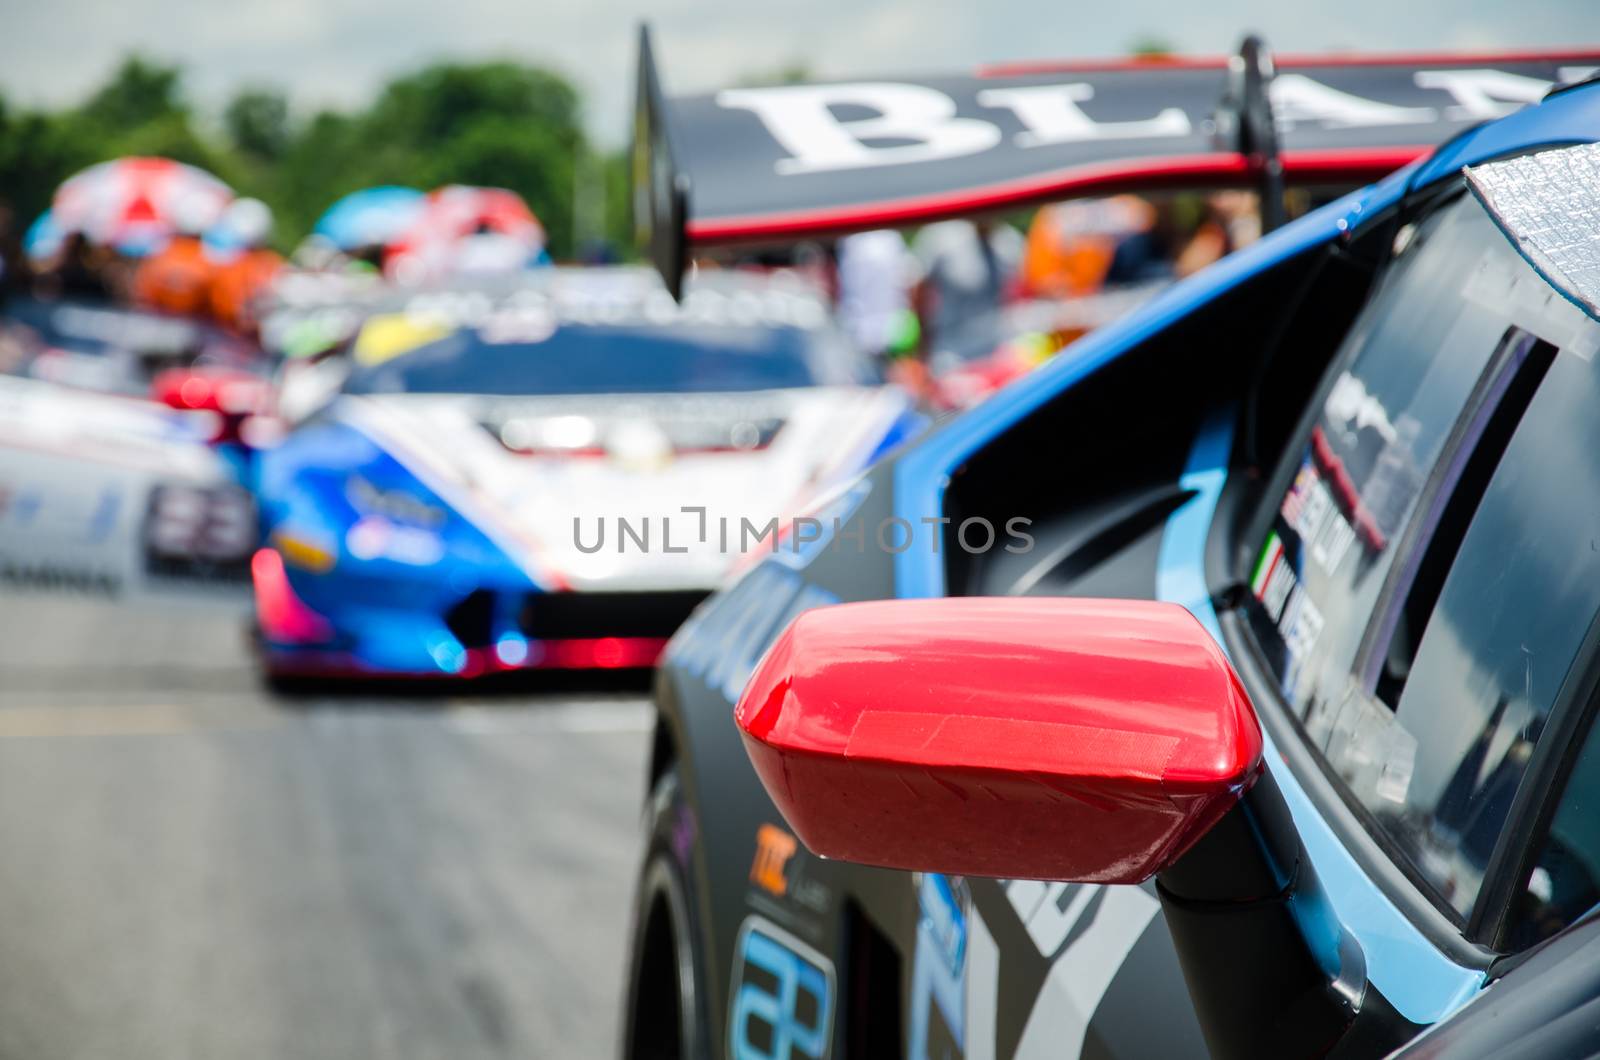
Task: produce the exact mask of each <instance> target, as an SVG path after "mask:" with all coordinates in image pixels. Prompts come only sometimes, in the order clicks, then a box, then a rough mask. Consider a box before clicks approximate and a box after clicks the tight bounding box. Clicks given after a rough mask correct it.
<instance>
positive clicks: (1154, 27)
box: [0, 0, 1600, 143]
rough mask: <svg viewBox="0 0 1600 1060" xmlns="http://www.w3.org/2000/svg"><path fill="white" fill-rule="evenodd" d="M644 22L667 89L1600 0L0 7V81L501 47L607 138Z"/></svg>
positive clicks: (1449, 19) (1425, 32) (281, 67)
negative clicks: (783, 74) (129, 67)
mask: <svg viewBox="0 0 1600 1060" xmlns="http://www.w3.org/2000/svg"><path fill="white" fill-rule="evenodd" d="M641 18H648V19H649V20H650V21H651V22H652V23H653V24H654V26H655V31H656V34H657V39H658V50H659V52H660V57H661V62H662V65H663V68H664V72H665V76H666V81H667V86H668V89H669V91H689V90H693V89H704V88H710V87H713V86H716V85H719V84H723V83H726V82H728V81H730V80H732V79H734V78H737V77H739V76H740V75H741V74H746V73H749V72H751V71H759V70H763V69H771V68H773V67H775V66H778V65H779V64H783V63H786V62H789V61H792V60H800V61H803V62H805V63H807V64H808V65H809V66H810V67H811V68H812V69H813V70H815V71H817V72H819V73H821V74H829V75H845V76H855V75H859V74H882V73H897V72H898V73H904V72H912V71H939V70H946V69H961V68H966V67H968V66H972V65H975V64H977V63H981V62H990V61H998V60H1008V59H1040V58H1074V57H1091V56H1103V55H1113V54H1119V53H1121V52H1123V51H1125V50H1126V49H1127V47H1128V46H1129V44H1130V43H1131V42H1133V41H1136V40H1140V39H1145V38H1149V37H1159V38H1160V39H1162V40H1165V41H1168V42H1170V43H1171V44H1173V45H1175V46H1176V47H1178V48H1179V49H1181V50H1184V51H1190V52H1218V51H1224V50H1229V49H1231V48H1232V46H1233V45H1234V44H1235V42H1236V41H1237V39H1238V38H1239V36H1240V35H1241V33H1242V31H1244V30H1246V29H1253V30H1256V31H1257V32H1260V33H1262V34H1263V35H1264V36H1265V37H1266V39H1267V41H1268V42H1269V43H1270V44H1271V45H1272V46H1273V47H1274V48H1276V49H1278V50H1280V51H1318V50H1329V49H1348V48H1367V49H1391V50H1393V49H1407V50H1410V49H1445V48H1448V49H1459V48H1472V49H1480V48H1512V47H1533V46H1559V47H1571V46H1576V45H1581V44H1592V45H1600V0H1298V2H1290V0H1120V2H1105V0H1093V2H1088V0H1012V2H1010V3H993V2H977V0H804V2H796V0H790V2H788V3H774V2H771V0H753V2H752V0H745V2H737V0H658V2H655V3H646V2H641V0H566V2H558V3H551V2H549V0H435V2H418V0H272V2H271V3H263V2H254V0H0V91H3V92H4V93H5V95H6V96H8V97H10V98H12V99H14V100H18V101H24V102H32V103H59V102H66V101H71V100H74V99H76V98H78V97H79V96H81V95H82V94H83V93H84V92H85V91H86V90H88V89H89V88H90V87H91V86H93V85H94V84H96V83H97V82H98V81H99V79H100V78H102V77H103V76H104V75H105V73H106V71H107V70H108V68H109V67H110V66H111V65H112V64H113V63H114V62H115V61H116V60H117V59H118V58H119V57H120V56H121V55H123V54H124V53H126V52H129V51H133V50H137V51H142V52H145V53H147V54H151V55H155V56H158V57H161V58H163V59H167V60H170V61H175V62H178V63H181V64H182V65H183V66H184V68H185V70H186V72H187V77H188V82H187V83H188V86H189V91H190V95H191V97H192V98H193V99H194V100H195V102H196V103H197V104H199V105H200V107H201V108H202V110H209V111H212V112H214V111H216V110H218V109H220V106H221V101H222V100H224V99H226V97H227V95H228V94H229V93H230V92H231V91H233V90H234V89H235V88H237V87H239V86H241V85H246V84H267V85H277V86H281V87H283V88H284V89H286V90H288V91H289V92H290V94H291V96H292V97H293V98H294V99H295V101H296V103H297V104H298V105H300V106H302V107H313V106H323V105H339V104H354V103H359V102H361V101H363V100H364V99H366V98H367V97H368V96H370V95H371V93H372V92H373V91H374V90H375V88H376V87H377V86H378V85H380V84H381V83H382V82H383V80H384V79H385V78H386V77H388V76H389V75H391V74H393V73H395V72H398V71H403V70H407V69H409V68H413V67H415V66H417V65H419V64H421V63H424V62H427V61H429V60H433V59H439V58H446V57H448V58H478V57H510V58H516V59H520V60H525V61H533V62H539V63H544V64H547V65H549V66H552V67H554V68H556V69H559V70H561V71H564V72H565V73H566V74H567V75H568V76H570V77H571V78H572V79H573V80H575V81H576V82H577V83H578V84H579V85H580V86H581V87H582V88H583V89H584V92H585V97H586V99H587V101H588V112H589V113H588V119H589V123H590V126H591V128H592V129H593V131H594V132H595V133H596V134H597V135H598V136H599V137H601V138H602V139H603V140H605V141H607V142H611V143H616V142H620V141H621V139H622V137H623V135H624V130H625V128H626V120H625V115H626V113H627V108H628V104H629V99H630V97H631V91H632V89H631V85H632V56H633V47H634V44H633V34H634V28H635V26H636V25H637V24H638V22H639V20H640V19H641Z"/></svg>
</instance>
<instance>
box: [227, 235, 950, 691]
mask: <svg viewBox="0 0 1600 1060" xmlns="http://www.w3.org/2000/svg"><path fill="white" fill-rule="evenodd" d="M501 284H502V285H501V286H498V287H494V286H489V287H486V286H477V287H471V288H468V289H464V290H453V289H451V290H437V291H423V292H417V293H414V294H410V295H405V296H403V298H404V302H403V304H401V305H397V306H395V307H394V310H395V311H393V312H381V313H377V314H375V315H373V316H371V317H369V318H368V319H367V321H366V323H365V324H364V325H363V327H362V329H361V331H360V332H359V333H358V334H357V336H356V337H355V340H354V342H353V344H352V346H351V348H350V350H349V352H348V354H345V355H339V356H335V357H331V358H326V359H323V360H321V361H319V362H318V363H317V365H316V366H315V367H316V369H317V371H318V372H319V373H320V378H321V384H320V385H322V386H323V387H324V388H326V389H329V390H331V391H332V394H331V398H330V399H329V400H326V401H324V402H323V403H322V404H321V407H320V408H318V409H317V410H316V411H314V412H310V413H309V414H307V415H305V416H304V417H303V418H302V419H301V421H300V422H299V423H298V424H297V425H296V426H295V427H294V428H293V429H292V430H291V431H290V433H289V434H288V436H287V438H286V439H285V440H284V442H283V443H282V444H281V445H279V446H278V447H276V448H274V449H272V450H269V451H268V452H266V453H265V454H264V455H263V458H262V462H261V476H260V491H259V498H260V504H261V508H262V512H263V519H264V521H265V524H266V535H267V545H266V547H265V548H263V549H262V551H260V552H259V553H258V554H257V555H256V557H255V560H254V564H253V570H254V585H255V599H256V614H257V620H258V627H259V632H260V642H261V647H262V657H263V661H264V665H265V668H266V671H267V673H268V674H269V675H271V676H273V677H276V678H295V677H301V676H330V675H353V676H434V677H451V678H455V677H472V676H479V675H484V674H492V673H499V672H503V671H508V670H522V669H533V668H544V669H572V668H584V669H587V668H637V667H648V666H650V665H651V664H653V663H654V662H655V660H656V658H657V656H658V655H659V654H660V651H661V649H662V647H663V646H664V645H665V644H666V641H667V638H668V637H669V636H670V635H671V634H672V632H673V631H674V630H675V629H676V628H677V627H678V625H679V624H680V623H681V622H682V621H683V620H684V619H685V618H686V617H687V615H688V614H689V612H690V611H691V610H692V609H693V608H694V607H695V605H697V604H698V603H699V602H700V600H701V599H702V598H703V597H704V596H705V595H706V594H707V593H708V592H709V591H710V590H711V589H713V588H715V587H716V585H718V584H719V583H720V581H721V579H722V578H723V577H724V575H725V573H726V571H727V568H728V565H729V563H730V562H732V561H733V560H735V559H737V557H739V556H740V555H742V554H744V553H745V552H748V551H751V550H753V549H759V548H761V547H763V545H764V543H767V542H770V541H771V539H772V538H773V537H774V536H775V535H776V533H777V527H778V523H779V520H780V519H781V518H784V517H787V516H789V515H792V514H795V513H796V512H798V511H800V510H802V509H803V508H804V506H805V505H806V503H807V502H808V499H809V498H810V497H811V496H812V495H813V494H815V493H817V492H819V491H825V490H827V489H829V488H830V487H831V486H832V485H834V484H835V483H836V482H838V481H840V480H842V479H844V478H847V477H849V476H853V475H855V474H857V473H858V472H859V471H860V470H861V469H862V468H864V467H865V466H867V464H868V463H870V462H871V461H872V460H873V459H875V458H876V457H877V456H879V455H881V454H882V453H883V452H885V451H886V450H887V449H889V448H891V447H893V446H894V445H895V444H896V443H897V442H898V441H900V440H901V439H903V438H905V437H908V436H909V435H910V434H911V433H913V432H914V431H916V430H917V429H918V427H919V426H920V425H921V423H922V418H921V416H920V414H919V413H917V412H916V411H915V410H914V409H913V408H912V406H911V404H910V402H909V399H908V398H907V396H906V395H905V394H904V393H902V392H901V391H899V390H898V389H895V388H891V387H886V386H883V385H880V384H878V383H877V382H875V381H874V379H873V378H872V376H871V374H870V367H871V366H870V365H868V364H867V363H866V362H865V361H864V360H863V359H861V358H859V357H857V356H856V355H854V354H853V353H852V352H851V351H850V349H849V348H848V347H846V346H845V345H843V344H842V342H841V340H840V339H839V337H838V335H837V334H836V333H835V331H834V330H833V328H832V327H831V325H830V323H829V318H828V313H827V310H826V307H825V305H824V304H823V303H822V302H821V301H819V300H818V298H817V297H816V295H815V294H814V293H813V292H812V291H811V290H810V289H809V288H807V287H804V286H801V285H798V284H796V283H792V282H789V281H787V280H785V279H784V278H783V277H781V276H778V277H758V276H750V275H746V274H741V273H735V272H726V273H720V274H707V275H706V276H704V277H703V278H702V279H701V280H700V281H699V282H697V283H695V284H694V285H692V287H691V289H690V291H689V294H688V296H687V297H686V299H685V300H684V301H683V302H682V304H679V303H677V302H675V301H674V300H673V299H672V298H670V297H669V296H668V295H667V293H666V292H665V290H663V288H662V285H661V283H660V281H659V279H658V278H657V277H656V276H655V274H654V273H653V272H651V271H650V270H649V269H647V268H640V267H635V268H613V269H594V270H583V269H562V268H556V269H542V270H536V271H533V272H529V273H526V274H523V275H522V276H520V277H517V278H515V279H514V280H505V281H501ZM297 389H302V392H303V388H298V387H297ZM285 396H286V397H287V396H288V391H287V390H286V395H285ZM296 400H297V402H300V403H303V404H308V405H309V404H313V402H305V401H303V400H302V399H299V398H297V399H296Z"/></svg>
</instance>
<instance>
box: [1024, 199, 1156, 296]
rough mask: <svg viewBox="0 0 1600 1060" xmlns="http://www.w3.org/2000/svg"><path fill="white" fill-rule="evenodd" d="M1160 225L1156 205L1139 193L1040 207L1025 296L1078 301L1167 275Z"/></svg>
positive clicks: (1026, 269)
mask: <svg viewBox="0 0 1600 1060" xmlns="http://www.w3.org/2000/svg"><path fill="white" fill-rule="evenodd" d="M1157 221H1158V216H1157V211H1156V209H1155V207H1154V206H1152V205H1151V204H1150V203H1148V202H1146V201H1145V200H1143V199H1141V198H1139V197H1138V196H1135V195H1117V196H1114V197H1112V198H1109V199H1078V200H1074V201H1072V202H1062V203H1052V204H1050V205H1048V206H1044V207H1041V208H1040V209H1039V212H1038V213H1036V214H1034V218H1033V223H1032V225H1030V226H1029V228H1028V249H1027V253H1026V255H1025V257H1024V258H1023V264H1022V285H1023V290H1024V292H1025V293H1026V294H1027V295H1028V296H1030V297H1035V298H1077V297H1081V296H1083V295H1087V294H1094V293H1096V292H1098V291H1101V290H1104V289H1105V288H1106V287H1107V286H1115V285H1117V284H1121V283H1135V282H1138V281H1140V280H1143V279H1147V278H1150V275H1151V274H1152V273H1154V272H1158V271H1165V268H1166V263H1165V261H1164V257H1165V254H1164V248H1163V247H1161V246H1160V243H1161V239H1160V238H1159V232H1158V225H1157Z"/></svg>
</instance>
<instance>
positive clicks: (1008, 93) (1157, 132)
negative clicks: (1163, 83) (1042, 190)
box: [978, 84, 1190, 147]
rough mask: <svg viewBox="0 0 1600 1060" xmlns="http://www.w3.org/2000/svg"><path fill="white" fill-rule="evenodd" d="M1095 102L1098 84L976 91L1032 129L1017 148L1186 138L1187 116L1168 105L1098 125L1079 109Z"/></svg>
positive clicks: (990, 104) (980, 99)
mask: <svg viewBox="0 0 1600 1060" xmlns="http://www.w3.org/2000/svg"><path fill="white" fill-rule="evenodd" d="M1093 98H1094V86H1092V85H1086V84H1071V85H1033V86H1031V87H1028V88H990V89H985V90H984V91H982V92H979V93H978V102H979V103H980V104H982V105H983V106H985V107H1007V108H1010V110H1011V112H1012V113H1013V114H1015V115H1016V116H1017V120H1018V121H1020V122H1021V123H1022V124H1024V125H1026V126H1027V127H1028V131H1027V132H1022V133H1018V134H1017V138H1016V143H1017V146H1018V147H1043V146H1045V145H1046V144H1064V143H1070V142H1072V141H1074V140H1135V139H1144V138H1146V137H1153V136H1187V135H1188V134H1189V130H1190V125H1189V115H1187V114H1185V113H1184V112H1183V111H1182V109H1180V108H1178V107H1168V108H1166V109H1165V110H1163V111H1162V112H1161V113H1160V114H1157V115H1156V116H1155V117H1153V118H1145V119H1143V120H1140V121H1105V122H1100V121H1095V120H1094V119H1093V118H1091V117H1089V116H1088V115H1087V114H1085V113H1084V112H1083V110H1082V109H1081V108H1080V107H1079V106H1078V104H1079V103H1082V102H1084V101H1085V100H1090V99H1093Z"/></svg>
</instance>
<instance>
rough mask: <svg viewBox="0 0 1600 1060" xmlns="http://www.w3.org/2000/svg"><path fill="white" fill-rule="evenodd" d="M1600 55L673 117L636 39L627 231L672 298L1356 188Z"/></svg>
mask: <svg viewBox="0 0 1600 1060" xmlns="http://www.w3.org/2000/svg"><path fill="white" fill-rule="evenodd" d="M1597 67H1600V48H1595V49H1589V50H1575V51H1568V52H1523V53H1501V54H1417V55H1335V56H1289V55H1283V56H1278V57H1276V58H1274V57H1273V56H1272V55H1271V54H1270V53H1269V52H1268V51H1267V49H1266V47H1265V46H1264V45H1263V44H1262V43H1261V41H1260V40H1259V39H1257V38H1254V37H1250V38H1247V39H1246V40H1245V42H1244V44H1243V46H1242V47H1241V49H1240V51H1239V53H1238V54H1237V55H1234V56H1230V57H1218V58H1172V57H1156V58H1149V59H1145V58H1132V59H1124V60H1115V61H1109V62H1079V63H1031V64H1015V65H1005V66H991V67H985V68H982V69H979V70H977V71H975V72H972V73H968V74H962V75H952V76H936V77H917V78H905V77H896V78H886V79H859V80H852V81H831V82H818V83H813V84H801V85H777V86H770V87H759V88H737V89H729V90H725V91H722V92H717V93H712V94H709V95H696V96H684V97H678V98H670V99H669V98H668V97H667V96H666V95H665V94H664V93H663V91H662V88H661V82H660V76H659V74H658V72H657V69H656V64H655V59H654V56H653V54H652V51H651V42H650V33H649V29H648V27H641V29H640V33H639V72H638V103H637V111H636V120H635V126H634V152H635V155H634V179H635V185H634V188H635V214H636V217H637V219H638V222H639V225H640V229H641V236H642V238H643V239H644V240H645V241H646V242H647V244H648V246H649V249H650V256H651V259H652V261H654V263H655V264H656V266H657V268H659V269H660V270H661V274H662V276H663V277H664V278H665V280H666V282H667V285H668V287H669V289H671V290H672V292H673V293H674V294H675V295H676V294H677V293H678V292H679V289H680V287H681V283H682V276H683V270H684V267H685V264H686V262H687V260H688V255H689V252H690V250H691V249H692V248H695V247H711V246H718V245H727V244H735V243H782V242H792V241H794V240H797V239H803V238H810V237H819V236H832V235H838V234H842V233H845V232H851V231H858V230H862V229H869V228H883V227H899V226H906V225H915V224H922V223H925V222H929V221H934V220H939V219H941V218H947V217H954V216H962V215H971V214H979V213H984V212H987V211H994V210H1002V209H1009V208H1013V207H1018V206H1025V205H1029V204H1033V203H1039V202H1045V201H1049V200H1054V199H1064V198H1070V197H1072V196H1075V195H1097V194H1110V193H1113V192H1118V191H1137V190H1147V189H1158V188H1174V187H1180V188H1182V187H1190V188H1197V187H1221V186H1250V187H1258V188H1260V189H1261V191H1262V192H1263V199H1262V203H1263V220H1264V221H1265V223H1266V224H1267V225H1268V226H1269V227H1270V226H1271V225H1272V224H1273V223H1275V221H1276V219H1277V217H1278V216H1279V215H1280V214H1281V210H1282V194H1281V193H1282V189H1283V187H1284V186H1285V185H1286V184H1299V185H1323V186H1327V185H1353V184H1360V183H1366V182H1368V181H1371V180H1375V179H1377V178H1378V177H1381V176H1383V175H1384V174H1386V173H1389V172H1391V171H1393V170H1395V169H1397V168H1399V167H1400V166H1403V165H1405V164H1407V163H1408V162H1411V161H1412V160H1414V159H1416V158H1418V157H1420V156H1422V155H1424V154H1426V153H1427V152H1428V151H1430V150H1432V148H1433V147H1435V146H1436V145H1438V144H1440V143H1442V142H1443V141H1445V140H1447V139H1449V138H1450V137H1451V136H1453V135H1455V134H1456V133H1458V132H1460V131H1462V130H1463V129H1465V128H1467V127H1469V126H1471V125H1474V124H1476V123H1478V122H1480V121H1483V120H1486V119H1490V118H1495V117H1499V116H1500V115H1502V114H1505V113H1509V112H1510V111H1511V110H1513V109H1515V108H1517V107H1519V106H1522V105H1524V104H1526V103H1530V102H1535V101H1537V100H1538V99H1540V98H1542V97H1543V95H1544V94H1545V93H1546V92H1547V91H1549V90H1550V89H1551V88H1552V87H1554V86H1555V85H1557V84H1561V83H1566V82H1570V81H1575V80H1581V79H1582V78H1584V77H1586V76H1589V75H1590V74H1592V73H1593V72H1594V71H1595V69H1596V68H1597Z"/></svg>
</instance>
